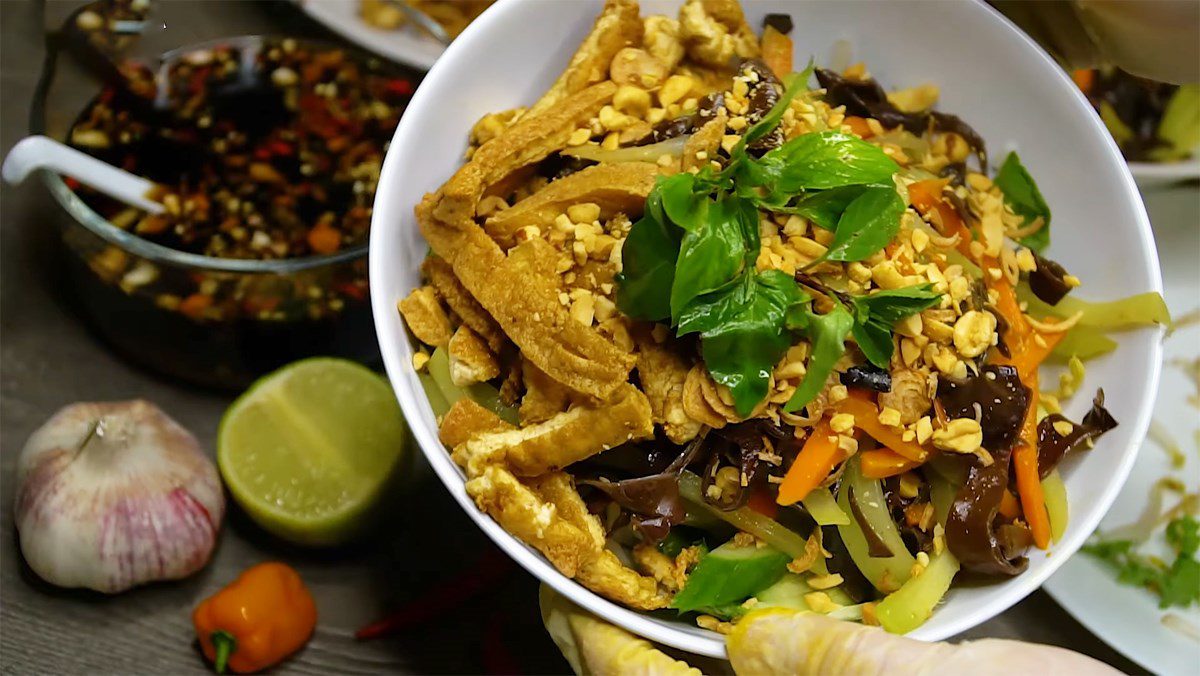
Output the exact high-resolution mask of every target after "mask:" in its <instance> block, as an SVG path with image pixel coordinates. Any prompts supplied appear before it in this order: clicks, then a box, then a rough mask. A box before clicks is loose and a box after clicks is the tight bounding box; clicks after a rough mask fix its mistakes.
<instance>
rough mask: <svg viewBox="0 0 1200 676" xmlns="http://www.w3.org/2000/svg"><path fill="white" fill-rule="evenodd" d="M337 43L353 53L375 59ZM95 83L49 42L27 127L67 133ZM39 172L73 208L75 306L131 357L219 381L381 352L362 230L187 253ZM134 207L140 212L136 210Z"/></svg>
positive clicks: (237, 43)
mask: <svg viewBox="0 0 1200 676" xmlns="http://www.w3.org/2000/svg"><path fill="white" fill-rule="evenodd" d="M175 25H179V24H175ZM147 37H148V38H149V39H147V40H145V41H139V42H141V43H142V44H139V45H137V49H138V50H139V51H141V52H142V53H143V54H144V53H146V52H147V51H148V50H152V49H154V46H153V45H152V44H147V43H154V42H157V43H160V45H161V43H162V42H163V41H164V39H165V36H164V35H162V34H161V32H154V33H153V34H149V33H148V35H147ZM175 37H176V38H178V37H179V36H178V35H176V36H175ZM265 40H266V38H262V37H259V36H245V37H235V38H220V39H218V40H216V41H209V42H202V43H199V44H190V45H189V46H187V47H176V48H175V49H174V50H171V51H166V52H159V53H161V54H162V57H161V59H159V58H155V59H153V60H150V59H145V58H144V57H143V60H144V61H153V62H158V63H165V62H168V61H169V60H171V59H172V58H174V57H177V56H179V55H180V54H183V53H185V52H189V51H192V50H197V49H204V48H211V47H213V46H215V45H216V44H217V43H220V44H224V45H229V46H231V47H233V48H235V49H246V48H255V49H257V47H259V46H261V45H262V44H264V41H265ZM301 42H302V43H304V44H306V45H309V46H313V47H328V46H330V45H327V44H322V43H320V42H314V41H311V40H301ZM337 48H338V49H341V50H343V51H345V52H347V55H348V56H349V57H350V58H353V59H367V58H374V57H368V56H365V55H362V54H361V53H360V52H357V50H354V49H352V48H347V47H343V46H340V45H339V46H337ZM130 56H132V55H130ZM397 72H403V71H400V69H397ZM98 93H99V87H98V83H97V82H96V80H95V79H94V78H92V77H91V76H90V75H89V74H88V73H86V72H84V70H83V68H82V67H81V66H80V64H79V62H78V61H77V59H75V58H72V57H71V56H70V55H68V54H66V53H60V54H58V55H57V56H56V55H55V54H53V53H52V54H51V55H49V56H48V57H47V61H46V65H45V71H44V72H43V75H42V82H41V84H40V86H39V90H38V94H37V98H36V100H35V102H34V105H33V109H32V114H31V120H30V122H31V124H30V127H31V131H32V132H33V133H40V134H45V135H48V136H51V137H52V138H57V139H59V140H63V141H65V140H66V138H67V135H68V133H69V131H70V129H71V128H72V125H73V124H74V122H75V117H76V116H78V115H79V113H80V111H83V110H84V109H85V108H86V107H87V106H88V105H89V102H90V101H91V99H92V98H94V97H95V96H96V94H98ZM42 177H43V180H44V182H45V185H46V186H47V188H48V189H49V191H50V194H51V195H53V196H54V198H55V200H57V201H58V203H59V204H60V205H61V206H62V207H63V209H64V210H65V211H66V212H67V214H69V215H70V216H71V219H70V220H69V221H68V220H67V219H58V220H59V221H61V222H62V223H63V225H62V228H61V230H62V232H61V234H62V241H63V243H64V245H65V250H66V256H65V259H66V262H65V268H66V269H65V271H64V272H65V274H66V276H67V278H68V280H69V284H70V288H71V289H72V292H73V293H74V294H75V295H76V296H77V297H78V300H79V301H80V302H79V303H78V305H79V306H80V307H81V308H82V312H83V314H84V316H85V319H86V320H87V321H88V322H89V323H90V324H91V325H92V327H93V328H94V329H95V330H96V331H97V332H98V333H99V335H100V336H101V337H102V338H103V339H104V340H105V341H106V342H108V343H109V344H110V345H111V346H112V347H113V348H114V349H116V351H118V352H119V353H120V354H121V355H123V356H124V357H126V358H128V359H130V360H131V361H133V362H135V363H137V364H139V365H141V366H144V367H147V368H149V369H152V370H154V371H156V372H159V373H162V374H165V375H168V376H171V377H174V378H178V379H181V380H184V381H187V382H190V383H193V384H197V385H201V386H206V387H213V388H219V389H237V388H242V387H245V386H246V385H248V384H249V383H251V382H253V380H254V379H255V378H257V377H258V376H260V375H262V374H264V373H266V372H269V371H271V370H273V369H275V368H277V367H279V366H281V365H283V364H286V363H288V362H291V361H295V360H297V359H301V358H304V357H308V356H313V355H326V356H337V357H344V358H347V359H352V360H355V361H358V362H362V363H366V364H368V365H377V364H378V363H379V361H380V357H379V351H378V346H377V342H376V340H375V330H374V323H373V321H372V318H371V311H370V307H369V301H368V289H367V243H366V241H363V242H362V243H359V244H357V245H353V246H347V247H346V248H343V249H341V250H339V251H337V252H335V253H332V254H327V255H313V256H308V257H303V258H280V259H271V260H259V259H233V258H218V257H214V256H207V255H202V254H198V253H191V252H185V251H180V250H176V249H173V248H170V247H168V246H164V245H163V244H159V243H155V242H152V241H149V240H147V239H143V238H141V237H139V236H137V235H135V234H133V233H132V232H130V231H129V230H126V229H123V228H122V227H120V226H122V225H123V226H125V227H128V226H129V224H128V223H121V224H114V223H113V222H112V221H110V220H108V219H106V218H104V217H103V216H101V215H100V214H99V213H97V211H96V210H94V209H93V208H92V207H91V206H90V205H89V204H88V202H87V201H85V199H84V198H82V197H81V196H80V195H79V194H77V193H76V192H75V190H73V186H71V185H68V183H67V182H66V181H64V179H63V178H62V177H60V176H59V175H57V174H53V173H50V172H42ZM126 214H127V215H129V216H131V217H138V216H140V215H141V214H140V212H134V211H133V210H129V211H128V212H126ZM113 220H114V221H115V220H120V217H119V216H114V217H113Z"/></svg>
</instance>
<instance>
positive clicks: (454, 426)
mask: <svg viewBox="0 0 1200 676" xmlns="http://www.w3.org/2000/svg"><path fill="white" fill-rule="evenodd" d="M514 429H516V428H515V427H513V426H512V425H510V424H508V423H506V422H504V421H503V420H501V419H500V416H498V415H496V414H495V413H493V412H491V411H489V410H488V409H486V408H484V407H483V406H480V405H479V404H477V403H475V401H474V400H473V399H469V398H463V399H459V400H458V401H456V402H454V405H453V406H451V407H450V410H449V411H446V415H444V416H442V424H441V425H439V426H438V439H439V440H440V441H441V442H442V445H443V446H445V447H446V448H454V447H455V446H458V445H459V444H462V443H466V441H467V440H468V439H470V438H471V437H473V436H475V435H477V434H486V433H488V432H504V431H508V430H514Z"/></svg>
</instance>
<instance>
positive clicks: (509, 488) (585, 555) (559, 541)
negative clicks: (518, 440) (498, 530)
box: [466, 465, 596, 577]
mask: <svg viewBox="0 0 1200 676" xmlns="http://www.w3.org/2000/svg"><path fill="white" fill-rule="evenodd" d="M466 489H467V494H468V495H470V496H471V498H472V499H474V500H475V504H476V505H477V506H478V507H479V509H480V510H482V511H484V512H487V513H488V515H490V516H491V517H492V518H493V519H495V520H496V522H497V523H499V524H500V525H501V526H503V527H504V530H506V531H508V532H509V533H512V534H513V535H515V536H516V537H517V538H518V539H520V540H521V541H522V542H524V543H526V544H528V545H530V546H531V547H533V548H535V549H537V550H538V551H540V552H541V553H542V554H544V555H545V556H546V558H547V559H549V560H550V563H552V564H554V567H555V568H557V569H558V570H559V571H561V572H562V574H563V575H566V576H567V577H575V576H576V575H577V574H578V573H579V570H580V568H581V567H582V566H583V565H585V564H586V563H587V562H588V561H589V560H591V559H592V558H593V557H594V556H595V552H596V550H595V544H594V543H593V541H592V536H591V534H590V533H588V532H586V531H584V530H581V529H580V528H579V527H577V526H575V525H574V524H572V523H570V522H568V521H567V520H566V519H563V518H561V517H559V516H558V515H557V510H556V509H555V507H554V505H553V504H550V503H547V502H545V501H543V500H542V499H541V498H539V497H538V496H537V494H535V493H534V492H533V491H532V490H530V489H529V487H528V486H525V485H524V484H522V483H521V482H520V481H519V480H518V479H517V478H516V477H515V476H513V475H512V473H511V472H509V471H508V470H506V469H504V468H503V467H497V466H495V465H490V466H487V467H485V468H483V471H482V472H481V473H480V474H479V475H478V476H476V477H475V478H473V479H471V480H470V481H467V483H466Z"/></svg>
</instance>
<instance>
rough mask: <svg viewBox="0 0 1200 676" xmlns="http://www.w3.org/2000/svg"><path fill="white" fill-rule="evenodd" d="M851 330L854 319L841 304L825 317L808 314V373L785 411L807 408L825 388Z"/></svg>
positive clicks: (843, 351)
mask: <svg viewBox="0 0 1200 676" xmlns="http://www.w3.org/2000/svg"><path fill="white" fill-rule="evenodd" d="M853 326H854V317H853V316H852V315H851V314H850V311H849V310H847V309H846V308H845V307H843V306H842V305H841V304H840V303H839V304H837V305H836V306H834V308H833V310H832V311H831V312H829V313H827V314H823V315H818V314H814V313H811V312H810V313H809V314H808V318H807V322H806V326H805V327H804V328H805V332H806V333H807V334H808V340H809V342H810V343H811V344H812V350H811V353H810V354H809V358H808V373H806V374H805V376H804V380H803V382H801V383H800V387H797V388H796V392H795V393H794V394H793V395H792V398H791V399H789V400H788V402H787V404H786V405H785V406H784V407H783V410H785V411H789V412H791V411H798V410H800V409H802V408H804V407H805V406H807V405H808V403H809V402H811V401H812V400H813V399H815V398H816V396H817V395H818V394H820V393H821V389H822V388H823V387H825V381H826V380H828V379H829V374H830V373H833V367H834V366H835V365H836V364H837V360H838V359H841V357H842V355H843V354H844V353H845V352H846V336H847V335H848V334H849V333H850V329H851V327H853Z"/></svg>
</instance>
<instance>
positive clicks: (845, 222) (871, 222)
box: [810, 186, 905, 265]
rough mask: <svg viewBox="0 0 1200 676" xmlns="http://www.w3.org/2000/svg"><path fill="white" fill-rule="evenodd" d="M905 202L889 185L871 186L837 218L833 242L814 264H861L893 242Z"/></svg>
mask: <svg viewBox="0 0 1200 676" xmlns="http://www.w3.org/2000/svg"><path fill="white" fill-rule="evenodd" d="M904 209H905V207H904V200H902V199H900V195H898V194H897V193H896V189H895V188H892V187H890V186H870V187H868V188H866V189H865V190H863V192H862V194H861V195H859V196H858V197H857V198H855V200H854V201H853V202H851V203H850V206H848V207H846V211H845V212H843V213H842V217H841V218H840V219H838V224H837V230H835V231H834V237H833V242H831V243H830V244H829V249H828V250H827V251H826V252H825V255H824V256H822V257H821V258H819V259H817V260H816V261H813V263H811V264H810V265H815V264H816V263H818V262H820V261H822V260H829V261H841V262H851V261H861V260H863V259H864V258H867V257H869V256H871V255H873V254H874V253H875V252H876V251H879V250H880V249H882V248H883V247H885V246H887V245H888V242H891V241H892V238H893V237H895V236H896V232H897V231H898V230H899V229H900V216H901V214H903V213H904Z"/></svg>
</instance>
